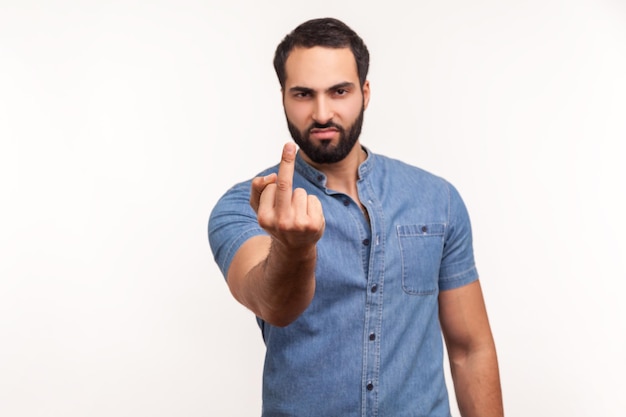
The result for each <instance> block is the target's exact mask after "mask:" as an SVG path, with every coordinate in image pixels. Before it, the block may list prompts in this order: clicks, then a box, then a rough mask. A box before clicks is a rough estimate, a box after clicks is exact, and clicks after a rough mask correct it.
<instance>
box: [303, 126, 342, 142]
mask: <svg viewBox="0 0 626 417" xmlns="http://www.w3.org/2000/svg"><path fill="white" fill-rule="evenodd" d="M337 132H339V130H337V129H336V128H332V127H331V128H327V129H311V130H310V131H309V136H310V137H312V138H315V139H318V140H327V139H333V138H334V137H335V136H336V134H337Z"/></svg>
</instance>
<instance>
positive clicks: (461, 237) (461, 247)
mask: <svg viewBox="0 0 626 417" xmlns="http://www.w3.org/2000/svg"><path fill="white" fill-rule="evenodd" d="M448 198H449V205H448V210H449V211H448V227H447V228H446V234H445V236H444V247H443V256H442V259H441V267H440V270H439V289H440V290H449V289H453V288H458V287H461V286H463V285H466V284H469V283H471V282H473V281H475V280H477V279H478V271H477V269H476V265H475V262H474V249H473V245H472V227H471V224H470V219H469V214H468V212H467V208H466V207H465V204H464V203H463V200H462V199H461V196H460V195H459V192H458V191H457V190H456V188H454V187H453V186H452V185H450V184H448Z"/></svg>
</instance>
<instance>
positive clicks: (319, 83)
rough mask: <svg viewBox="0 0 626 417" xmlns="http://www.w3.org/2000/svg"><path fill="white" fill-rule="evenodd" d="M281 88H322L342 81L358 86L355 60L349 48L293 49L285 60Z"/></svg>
mask: <svg viewBox="0 0 626 417" xmlns="http://www.w3.org/2000/svg"><path fill="white" fill-rule="evenodd" d="M285 73H286V79H285V88H286V89H289V88H291V87H294V86H299V87H309V88H326V87H328V86H331V85H335V84H338V83H342V82H346V81H348V82H352V83H354V84H356V85H358V80H359V75H358V72H357V67H356V61H355V59H354V55H353V54H352V51H351V50H350V48H325V47H321V46H314V47H312V48H301V47H299V48H294V49H293V50H292V51H291V53H290V54H289V56H288V57H287V61H286V62H285Z"/></svg>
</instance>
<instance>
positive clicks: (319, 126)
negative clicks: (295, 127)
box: [308, 120, 343, 132]
mask: <svg viewBox="0 0 626 417" xmlns="http://www.w3.org/2000/svg"><path fill="white" fill-rule="evenodd" d="M331 127H334V128H335V129H337V130H339V131H343V127H342V126H341V125H338V124H337V123H334V122H332V121H330V120H329V121H328V122H326V123H324V124H322V123H317V122H314V123H313V124H311V126H309V129H308V130H309V132H310V131H311V130H313V129H328V128H331Z"/></svg>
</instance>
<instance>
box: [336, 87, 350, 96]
mask: <svg viewBox="0 0 626 417" xmlns="http://www.w3.org/2000/svg"><path fill="white" fill-rule="evenodd" d="M346 94H348V90H346V89H345V88H338V89H336V90H335V95H337V96H345V95H346Z"/></svg>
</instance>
